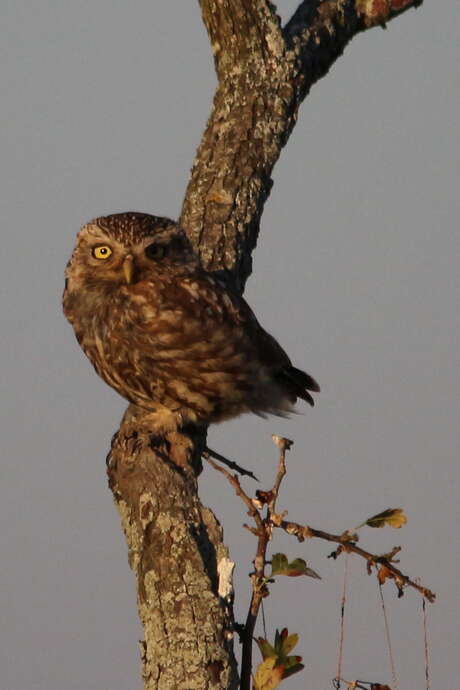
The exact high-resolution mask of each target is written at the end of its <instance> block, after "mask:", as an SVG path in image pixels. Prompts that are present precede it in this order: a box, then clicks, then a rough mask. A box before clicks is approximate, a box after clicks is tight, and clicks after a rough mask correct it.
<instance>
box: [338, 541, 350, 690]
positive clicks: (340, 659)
mask: <svg viewBox="0 0 460 690" xmlns="http://www.w3.org/2000/svg"><path fill="white" fill-rule="evenodd" d="M347 585H348V554H347V555H346V556H345V571H344V574H343V591H342V601H341V605H340V640H339V657H338V661H337V676H336V680H337V688H338V689H339V688H340V679H341V678H342V662H343V641H344V633H345V603H346V601H347Z"/></svg>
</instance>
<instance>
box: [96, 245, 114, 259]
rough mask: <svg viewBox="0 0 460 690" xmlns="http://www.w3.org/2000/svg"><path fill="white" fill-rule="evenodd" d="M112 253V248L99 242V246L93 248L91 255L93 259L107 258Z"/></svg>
mask: <svg viewBox="0 0 460 690" xmlns="http://www.w3.org/2000/svg"><path fill="white" fill-rule="evenodd" d="M111 254H112V250H111V249H110V247H109V246H108V245H107V244H100V245H99V247H94V248H93V256H94V258H95V259H108V258H109V256H110V255H111Z"/></svg>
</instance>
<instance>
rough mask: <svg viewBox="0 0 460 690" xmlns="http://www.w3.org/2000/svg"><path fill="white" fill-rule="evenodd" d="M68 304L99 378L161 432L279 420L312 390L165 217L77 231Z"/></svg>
mask: <svg viewBox="0 0 460 690" xmlns="http://www.w3.org/2000/svg"><path fill="white" fill-rule="evenodd" d="M63 306H64V313H65V316H66V317H67V319H68V320H69V321H70V323H71V324H72V326H73V328H74V331H75V335H76V337H77V340H78V342H79V343H80V345H81V347H82V349H83V350H84V352H85V354H86V355H87V356H88V358H89V359H90V361H91V363H92V364H93V366H94V368H95V370H96V371H97V373H98V374H99V375H100V376H101V377H102V378H103V379H104V381H105V382H106V383H108V384H109V386H112V388H114V389H115V390H116V391H117V392H118V393H120V395H122V396H123V397H124V398H126V399H127V400H129V401H130V402H131V403H134V404H135V405H137V406H139V407H141V408H143V409H144V410H146V412H147V417H148V419H149V423H151V426H152V428H153V429H154V430H155V432H156V433H166V432H169V431H174V430H177V429H179V428H180V427H182V426H184V425H186V424H194V425H208V424H212V423H215V422H220V421H222V420H225V419H230V418H232V417H236V416H238V415H240V414H242V413H245V412H254V413H256V414H258V415H261V416H265V415H266V414H276V415H281V416H285V415H286V414H287V413H289V412H290V411H291V410H292V409H293V406H294V403H295V402H296V400H297V398H302V399H303V400H305V401H306V402H307V403H309V404H310V405H313V398H312V396H311V395H310V393H309V391H319V386H318V384H317V383H316V381H315V380H314V379H313V378H312V377H311V376H309V375H308V374H306V373H305V372H303V371H301V370H300V369H296V368H295V367H294V366H292V364H291V361H290V359H289V357H288V356H287V354H286V353H285V352H284V350H283V349H282V348H281V346H280V345H279V344H278V343H277V341H276V340H275V339H274V338H273V337H272V336H271V335H270V334H269V333H267V332H266V331H264V329H263V328H262V327H261V326H260V324H259V323H258V321H257V319H256V317H255V316H254V314H253V312H252V311H251V309H250V307H249V306H248V304H247V303H246V302H245V300H244V299H243V298H242V297H241V296H240V295H238V294H237V293H235V292H233V291H232V290H231V289H230V288H229V287H228V285H227V284H226V282H225V281H224V280H223V278H222V277H219V276H218V275H217V274H213V273H209V272H206V271H205V270H204V269H203V268H202V267H201V266H200V263H199V260H198V258H197V256H196V255H195V254H194V252H193V251H192V248H191V245H190V243H189V241H188V240H187V237H186V235H185V233H184V232H183V230H181V228H179V227H178V225H177V224H176V223H175V222H174V221H172V220H170V219H168V218H162V217H159V216H152V215H147V214H144V213H132V212H130V213H117V214H113V215H110V216H105V217H101V218H96V219H95V220H92V221H91V222H89V223H88V224H87V225H85V226H83V228H82V229H81V230H80V232H79V234H78V236H77V242H76V246H75V249H74V251H73V254H72V256H71V258H70V261H69V263H68V265H67V269H66V281H65V290H64V298H63Z"/></svg>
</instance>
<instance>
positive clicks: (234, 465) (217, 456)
mask: <svg viewBox="0 0 460 690" xmlns="http://www.w3.org/2000/svg"><path fill="white" fill-rule="evenodd" d="M202 457H203V458H205V460H207V459H208V457H211V458H214V460H218V461H219V462H221V463H223V464H224V465H227V467H230V469H231V470H235V472H238V474H241V475H242V476H244V477H251V479H254V480H255V481H256V482H258V481H259V480H258V479H257V477H256V475H255V474H254V473H253V472H251V470H246V469H245V468H244V467H241V465H238V463H237V462H234V461H233V460H229V459H228V458H226V457H224V456H223V455H221V454H220V453H218V452H217V451H215V450H212V448H209V447H208V446H206V448H205V450H204V452H203V453H202Z"/></svg>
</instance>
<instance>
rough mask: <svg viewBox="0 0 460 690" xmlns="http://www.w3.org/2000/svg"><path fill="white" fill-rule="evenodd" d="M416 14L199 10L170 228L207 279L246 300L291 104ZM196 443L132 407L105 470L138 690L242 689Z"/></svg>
mask: <svg viewBox="0 0 460 690" xmlns="http://www.w3.org/2000/svg"><path fill="white" fill-rule="evenodd" d="M417 4H420V3H419V2H417V1H415V0H323V1H322V2H321V1H319V0H316V1H315V0H305V1H304V2H302V3H301V4H300V5H299V7H298V9H297V11H296V12H295V13H294V15H293V16H292V18H291V19H290V21H289V22H288V23H287V24H286V25H285V26H284V27H282V26H281V21H280V19H279V17H278V16H277V14H276V10H275V7H274V5H273V4H272V3H270V2H268V0H200V6H201V10H202V14H203V20H204V23H205V25H206V28H207V30H208V34H209V37H210V41H211V46H212V50H213V53H214V60H215V67H216V72H217V77H218V87H217V90H216V94H215V97H214V103H213V107H212V111H211V115H210V117H209V120H208V123H207V126H206V129H205V132H204V135H203V138H202V141H201V144H200V146H199V148H198V151H197V154H196V158H195V162H194V165H193V168H192V173H191V178H190V182H189V184H188V187H187V191H186V195H185V199H184V203H183V208H182V213H181V217H180V221H179V222H180V224H181V225H182V226H183V227H184V229H185V230H186V232H187V234H188V236H189V238H190V239H191V241H192V243H193V245H194V247H195V249H196V251H197V252H198V254H199V256H200V258H201V261H202V264H203V266H204V267H205V268H206V269H207V270H209V271H222V272H224V274H225V275H226V276H227V278H228V280H229V281H231V282H232V284H233V286H234V287H236V288H237V289H240V290H241V291H242V290H243V288H244V285H245V282H246V280H247V278H248V276H249V275H250V273H251V252H252V250H253V249H254V247H255V245H256V241H257V236H258V232H259V221H260V217H261V214H262V211H263V207H264V203H265V201H266V199H267V198H268V195H269V193H270V189H271V186H272V180H271V173H272V169H273V166H274V165H275V163H276V161H277V159H278V157H279V155H280V152H281V149H282V147H283V146H284V145H285V143H286V142H287V140H288V138H289V135H290V133H291V131H292V129H293V127H294V125H295V122H296V117H297V111H298V108H299V105H300V103H301V102H302V100H303V99H304V97H305V96H306V95H307V93H308V92H309V90H310V87H311V86H312V84H313V83H314V82H315V81H317V80H318V79H319V78H320V77H322V76H323V75H325V74H326V73H327V71H328V70H329V68H330V66H331V65H332V64H333V62H334V61H335V60H336V58H337V57H338V56H339V55H341V54H342V52H343V50H344V48H345V46H346V45H347V43H348V42H349V41H350V39H351V38H352V37H353V36H354V35H356V34H357V33H358V32H360V31H362V30H364V29H366V28H369V27H371V26H374V25H377V24H384V23H385V22H386V21H388V20H390V19H392V18H393V17H394V16H396V15H398V14H400V13H401V12H403V11H405V10H407V9H409V8H410V7H413V6H415V5H417ZM159 11H160V10H159ZM205 438H206V431H205V430H204V429H183V430H181V432H180V433H174V434H168V435H167V436H166V437H164V438H160V437H158V435H157V434H156V431H155V429H154V428H151V429H148V430H146V428H145V420H144V413H143V411H142V410H141V409H139V408H135V407H134V406H130V407H129V408H128V410H127V412H126V414H125V416H124V418H123V420H122V423H121V426H120V429H119V431H118V432H117V433H116V434H115V436H114V438H113V441H112V448H111V451H110V453H109V456H108V476H109V484H110V488H111V489H112V491H113V494H114V498H115V503H116V505H117V508H118V510H119V513H120V516H121V521H122V526H123V530H124V532H125V535H126V540H127V542H128V548H129V559H130V565H131V567H132V569H133V571H134V573H135V574H136V577H137V586H138V607H139V614H140V618H141V621H142V624H143V626H144V634H145V640H144V642H143V643H142V644H141V657H142V675H143V680H144V686H145V688H146V690H154V689H155V690H176V689H177V690H180V689H181V690H193V689H194V688H197V689H198V688H199V689H200V690H202V689H206V690H208V689H209V690H210V689H216V690H217V689H224V688H237V687H238V677H237V669H236V662H235V658H234V655H233V644H232V643H233V634H232V629H233V619H232V610H231V594H229V593H228V586H229V583H228V582H227V581H226V578H227V577H228V576H227V575H225V573H227V572H228V553H227V550H226V548H225V546H224V545H223V541H222V530H221V528H220V525H219V523H218V521H217V520H216V518H215V517H214V516H213V514H212V513H211V511H210V510H208V509H207V508H204V507H203V506H202V505H201V503H200V500H199V498H198V495H197V476H198V474H199V472H200V468H201V460H200V458H201V453H202V451H203V449H204V446H205ZM219 575H220V581H219Z"/></svg>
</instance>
